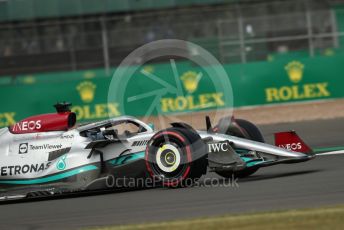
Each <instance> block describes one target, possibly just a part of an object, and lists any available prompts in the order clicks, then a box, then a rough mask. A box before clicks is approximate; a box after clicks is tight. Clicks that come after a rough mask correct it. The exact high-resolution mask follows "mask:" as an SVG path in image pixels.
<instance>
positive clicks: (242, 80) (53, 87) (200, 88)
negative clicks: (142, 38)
mask: <svg viewBox="0 0 344 230" xmlns="http://www.w3.org/2000/svg"><path fill="white" fill-rule="evenodd" d="M205 68H209V67H204V68H201V67H197V66H193V65H192V64H190V63H187V62H183V63H177V70H178V71H177V72H178V73H177V76H176V75H175V74H174V72H173V70H172V68H171V66H170V64H157V65H146V66H142V67H140V68H139V71H136V72H135V73H134V74H133V75H132V76H128V78H129V79H128V81H127V82H126V84H125V85H121V84H122V83H121V82H119V83H118V84H117V88H116V87H115V88H113V87H112V88H110V89H109V85H110V82H111V79H112V76H106V75H105V73H104V71H102V70H88V71H80V72H73V73H70V76H71V77H70V78H68V73H64V76H63V78H62V77H59V76H61V73H56V74H39V75H38V74H37V75H30V76H22V77H20V78H18V79H19V80H18V81H17V83H16V84H12V85H8V84H6V85H1V86H0V89H1V90H0V96H1V100H2V103H1V107H0V126H1V127H4V126H9V125H11V124H13V123H15V122H16V121H19V120H21V119H23V118H25V117H28V116H31V115H35V114H42V113H49V112H54V109H53V107H52V105H53V104H55V103H56V102H61V101H69V102H72V103H73V108H72V109H73V111H75V112H76V113H77V118H78V119H79V121H81V122H88V121H94V120H100V119H106V118H108V117H109V116H110V117H114V116H120V115H134V116H144V115H147V110H150V111H149V114H148V115H156V114H157V113H163V114H175V113H182V112H189V111H201V110H213V109H222V108H227V107H229V106H231V105H230V103H228V101H227V100H225V95H226V92H225V91H226V89H222V90H220V91H219V90H218V88H217V87H215V86H214V82H215V83H217V84H221V81H222V80H223V79H221V77H223V76H220V77H219V76H208V75H207V71H205ZM212 68H214V67H212ZM215 68H216V67H215ZM224 68H225V71H226V72H227V74H228V77H229V80H230V83H231V85H232V89H233V103H234V107H241V106H256V105H267V104H278V103H286V102H288V103H290V102H300V101H307V100H321V99H330V98H342V97H344V90H343V86H344V77H343V76H344V56H341V55H337V56H332V57H315V58H309V59H298V60H296V59H291V60H283V61H273V62H259V63H249V64H238V65H225V66H224ZM55 75H56V76H55ZM149 76H154V77H156V78H158V79H160V80H154V79H153V80H152V78H151V77H149ZM48 79H49V80H48ZM49 81H50V82H49ZM164 82H165V83H168V85H170V86H171V85H172V86H173V87H174V86H175V87H177V88H179V89H180V90H179V91H178V93H173V92H170V91H169V90H166V93H164V94H161V95H160V97H158V98H157V97H156V96H154V93H150V92H155V91H156V90H160V91H159V92H161V89H163V88H164V87H166V84H164ZM123 87H124V88H125V90H124V92H125V93H124V94H123V95H122V96H121V99H120V100H119V101H108V91H109V90H119V89H120V88H122V89H123ZM152 105H154V106H152Z"/></svg>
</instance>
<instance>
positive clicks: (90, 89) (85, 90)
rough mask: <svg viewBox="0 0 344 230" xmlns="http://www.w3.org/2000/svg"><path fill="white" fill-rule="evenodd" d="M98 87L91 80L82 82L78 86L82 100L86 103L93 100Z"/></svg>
mask: <svg viewBox="0 0 344 230" xmlns="http://www.w3.org/2000/svg"><path fill="white" fill-rule="evenodd" d="M96 88H97V86H96V85H95V84H93V83H92V82H90V81H84V82H81V83H80V84H79V85H78V86H77V87H76V89H77V90H78V91H79V93H80V97H81V100H82V101H83V102H86V103H88V102H91V101H93V99H94V94H95V90H96Z"/></svg>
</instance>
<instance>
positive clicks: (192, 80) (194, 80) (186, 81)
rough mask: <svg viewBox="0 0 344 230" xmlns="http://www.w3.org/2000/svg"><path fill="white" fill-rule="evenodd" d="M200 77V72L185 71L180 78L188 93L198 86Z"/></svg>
mask: <svg viewBox="0 0 344 230" xmlns="http://www.w3.org/2000/svg"><path fill="white" fill-rule="evenodd" d="M201 78H202V73H201V72H200V73H196V72H194V71H188V72H185V73H184V74H183V75H182V76H181V77H180V79H181V80H182V81H183V85H184V88H185V90H186V91H187V92H188V93H193V92H195V91H196V90H197V88H198V83H199V81H200V80H201Z"/></svg>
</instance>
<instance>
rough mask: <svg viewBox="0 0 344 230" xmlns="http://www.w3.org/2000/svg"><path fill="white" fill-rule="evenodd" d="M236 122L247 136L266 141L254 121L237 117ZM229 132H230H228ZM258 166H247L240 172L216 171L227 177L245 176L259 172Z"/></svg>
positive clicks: (251, 138) (250, 138)
mask: <svg viewBox="0 0 344 230" xmlns="http://www.w3.org/2000/svg"><path fill="white" fill-rule="evenodd" d="M235 122H236V123H237V124H238V125H239V126H240V128H242V129H243V130H244V131H245V134H246V136H245V138H247V139H249V140H253V141H257V142H262V143H265V140H264V137H263V135H262V133H261V132H260V130H259V129H258V127H257V126H256V125H254V124H253V123H251V122H249V121H247V120H243V119H235ZM226 134H229V133H226ZM257 171H258V168H255V167H251V168H246V169H244V170H241V171H238V172H226V171H216V173H217V174H218V175H220V176H222V177H225V178H233V177H234V178H244V177H248V176H250V175H252V174H253V173H255V172H257Z"/></svg>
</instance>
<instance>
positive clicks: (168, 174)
mask: <svg viewBox="0 0 344 230" xmlns="http://www.w3.org/2000/svg"><path fill="white" fill-rule="evenodd" d="M145 159H146V167H147V171H148V172H149V174H150V176H151V177H152V178H153V179H154V180H155V181H157V182H161V183H162V185H163V186H166V187H184V186H192V185H193V184H194V183H195V182H196V181H197V180H198V179H199V178H200V177H201V176H202V175H203V174H205V173H206V170H207V161H206V148H205V144H204V142H203V141H202V139H201V137H200V136H199V135H198V134H197V133H196V132H194V131H190V130H188V129H185V128H174V127H173V128H169V129H166V130H162V131H160V132H158V133H157V134H155V135H154V136H153V137H152V138H151V140H150V141H149V143H148V145H147V149H146V154H145Z"/></svg>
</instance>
